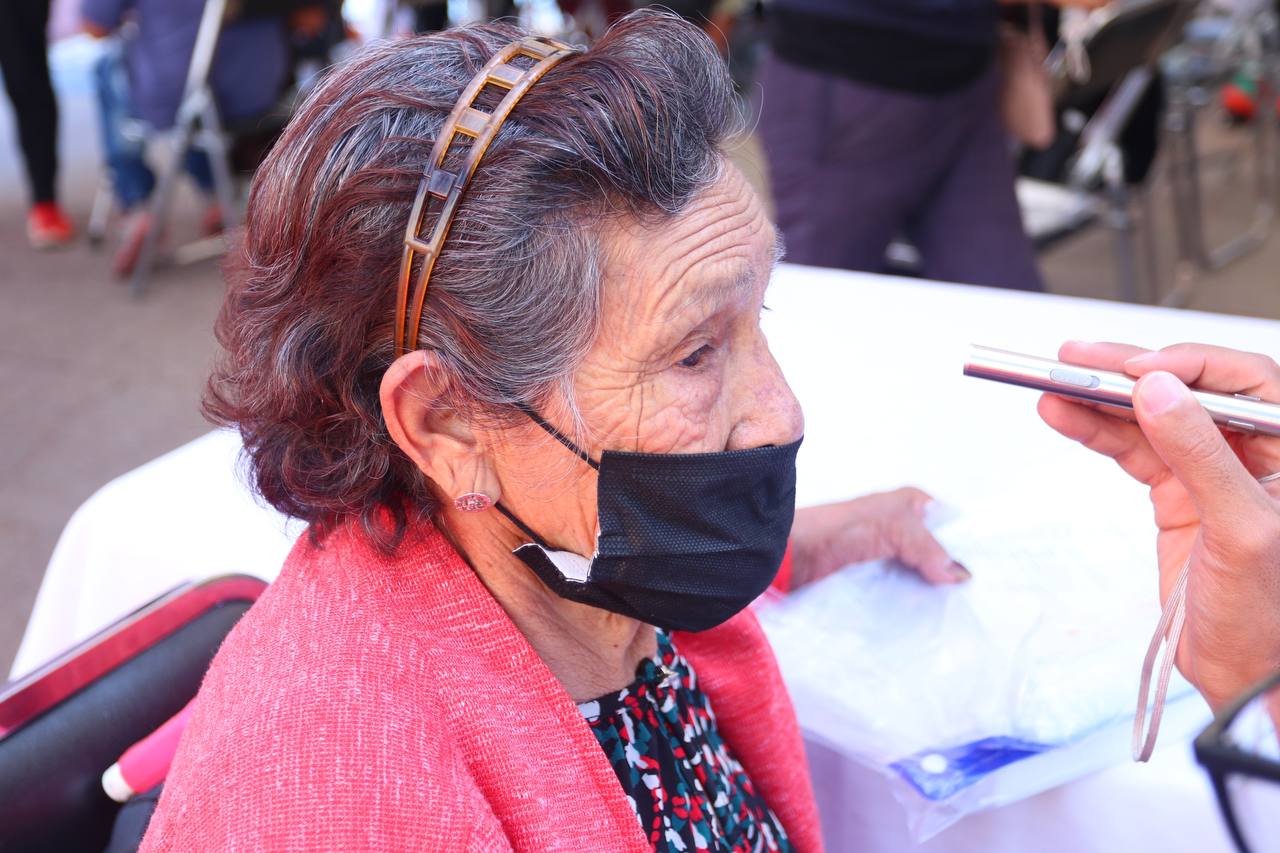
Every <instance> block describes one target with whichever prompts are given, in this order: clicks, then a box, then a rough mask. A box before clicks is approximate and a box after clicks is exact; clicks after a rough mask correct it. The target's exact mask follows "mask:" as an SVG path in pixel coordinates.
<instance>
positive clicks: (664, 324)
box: [145, 13, 967, 851]
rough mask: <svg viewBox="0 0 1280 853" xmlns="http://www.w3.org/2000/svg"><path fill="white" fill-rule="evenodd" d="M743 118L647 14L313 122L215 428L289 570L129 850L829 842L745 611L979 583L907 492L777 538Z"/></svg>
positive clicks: (386, 68) (403, 83)
mask: <svg viewBox="0 0 1280 853" xmlns="http://www.w3.org/2000/svg"><path fill="white" fill-rule="evenodd" d="M522 39H523V40H522ZM732 104H733V100H732V92H731V88H730V82H729V80H728V78H727V75H726V73H725V70H724V67H723V63H722V62H721V61H720V60H719V59H718V58H717V56H716V54H715V51H714V49H713V47H712V45H711V42H710V41H709V40H708V39H707V38H706V37H705V36H704V35H702V34H701V33H699V32H698V31H697V30H696V29H695V28H694V27H692V26H691V25H688V24H685V23H682V22H681V21H679V20H678V19H676V18H674V17H670V16H665V15H659V14H645V13H640V14H637V15H635V16H633V17H630V18H628V19H627V20H625V21H623V22H622V23H621V24H619V25H618V26H616V27H615V28H614V29H613V30H612V31H611V32H610V33H609V34H608V35H607V36H606V37H605V38H603V39H602V40H601V41H600V42H599V43H598V44H597V45H596V46H595V47H593V48H592V49H591V50H589V51H586V52H580V51H576V50H573V49H570V48H566V47H565V46H564V45H560V44H558V43H554V42H547V41H542V40H531V39H528V38H525V37H523V34H522V33H520V32H519V31H517V30H515V29H513V28H510V27H505V26H486V27H477V28H471V29H465V30H460V31H453V32H447V33H443V34H438V35H433V36H430V37H424V38H419V39H415V40H410V41H404V42H397V43H394V44H385V45H382V46H380V47H377V48H374V49H372V50H369V51H367V52H365V53H364V54H362V55H361V56H360V57H358V58H357V59H356V60H355V61H354V62H353V63H352V64H350V65H348V66H346V67H345V68H342V69H339V70H337V71H336V72H334V73H333V74H332V75H331V76H330V77H329V78H328V79H327V81H326V82H325V83H324V84H323V85H322V86H321V87H320V88H319V89H318V90H317V91H316V92H315V94H314V95H313V96H312V97H311V98H310V99H309V100H308V101H307V103H306V104H304V105H303V107H302V108H301V110H300V112H299V114H298V115H297V117H296V118H295V119H294V121H293V123H292V125H291V127H290V128H289V129H288V131H287V132H286V133H285V135H284V137H283V138H282V140H281V141H280V143H279V144H278V145H277V146H276V148H275V150H274V152H273V153H272V155H271V156H270V158H269V159H268V161H267V162H266V164H265V165H264V166H263V168H262V170H261V172H260V173H259V175H258V177H257V180H256V182H255V185H254V189H253V193H252V198H251V201H250V209H249V216H248V228H247V233H246V239H245V251H244V257H243V263H242V264H241V265H240V266H239V268H237V269H236V270H233V273H232V279H233V281H232V285H231V289H230V292H229V295H228V298H227V302H226V305H225V308H224V311H223V315H222V317H221V320H220V323H219V332H220V338H221V340H222V342H223V344H224V346H225V348H226V356H225V359H224V360H223V362H222V363H221V365H220V366H219V368H218V369H217V371H216V372H215V374H214V377H213V379H212V381H211V386H210V397H209V402H208V410H209V412H210V414H211V415H212V417H213V418H214V419H215V420H218V421H220V422H223V423H228V424H235V425H236V426H238V428H239V429H240V431H241V434H242V435H243V438H244V443H245V446H246V448H247V451H248V455H249V459H250V461H251V463H252V471H253V475H254V479H255V484H256V487H257V490H258V491H259V492H260V493H261V495H262V496H263V497H264V498H265V499H266V500H267V501H269V502H270V503H271V504H273V505H274V506H276V507H277V508H279V509H281V510H282V511H284V512H286V513H288V514H290V515H293V516H296V517H299V518H302V519H305V520H307V521H308V522H310V535H309V536H307V537H304V538H303V539H302V540H301V541H300V542H299V543H298V545H297V546H296V548H295V549H294V551H293V553H292V555H291V556H290V558H289V560H288V562H287V563H286V565H285V566H284V568H283V570H282V573H281V575H280V577H279V579H278V580H277V581H276V583H275V584H273V585H272V587H271V588H270V589H269V590H268V591H267V592H266V593H265V594H264V596H263V597H262V599H261V600H260V601H259V602H258V604H257V605H256V606H255V607H254V609H253V610H252V611H251V612H250V613H249V614H248V615H247V616H246V617H245V619H244V620H243V621H242V622H241V623H240V625H239V626H238V627H237V628H236V630H235V631H234V632H233V633H232V635H231V636H230V637H229V638H228V640H227V642H226V643H225V645H224V647H223V648H222V650H221V651H220V652H219V654H218V656H217V658H216V659H215V661H214V662H213V664H212V667H211V669H210V671H209V674H208V676H207V678H206V681H205V683H204V686H203V688H202V690H201V693H200V696H199V698H198V700H197V702H196V707H195V711H194V714H193V717H192V720H191V724H190V728H189V730H188V731H187V734H186V736H185V737H184V740H183V742H182V746H181V748H180V750H179V753H178V755H177V758H176V761H175V764H174V767H173V770H172V773H171V775H170V778H169V782H168V784H167V786H166V789H165V792H164V796H163V798H162V800H161V802H160V805H159V808H158V810H157V813H156V815H155V817H154V820H153V822H152V825H151V827H150V829H149V832H148V835H147V839H146V843H145V849H146V850H151V851H157V850H183V851H187V850H227V849H237V850H344V851H348V850H361V849H373V850H403V849H415V850H419V849H431V850H510V849H520V850H539V851H543V850H557V849H573V850H584V849H586V850H592V851H604V850H629V851H638V850H652V849H658V850H685V849H715V850H792V849H795V850H814V849H818V848H819V847H820V838H819V832H818V824H817V817H816V814H815V809H814V803H813V798H812V793H811V790H810V785H809V781H808V776H807V772H806V764H805V757H804V752H803V747H802V744H801V740H800V736H799V733H798V730H797V725H796V720H795V717H794V714H793V711H792V708H791V705H790V702H789V700H788V698H787V694H786V691H785V689H784V687H783V684H782V681H781V679H780V677H779V674H778V670H777V667H776V664H775V662H774V659H773V657H772V654H771V652H770V650H769V648H768V645H767V644H766V641H765V639H764V637H763V635H762V633H761V631H760V628H759V626H758V624H757V623H756V621H755V619H754V617H753V616H752V615H751V613H750V611H749V610H748V609H746V608H747V605H748V604H750V602H752V601H753V600H754V599H755V598H756V597H757V596H759V595H760V594H761V593H762V592H763V591H764V590H765V589H766V588H767V587H769V586H770V584H771V582H774V581H775V575H777V574H778V573H779V568H780V566H781V567H782V568H781V570H782V574H783V575H784V577H783V578H781V579H780V581H779V582H778V583H777V584H775V585H780V586H784V587H785V586H786V584H787V583H788V580H787V578H786V577H785V576H786V575H789V578H790V579H789V583H790V584H791V585H792V586H794V585H797V584H800V583H804V582H807V581H809V580H812V579H814V578H816V577H819V576H821V575H823V574H825V573H827V572H829V571H832V570H834V569H835V568H837V567H839V566H841V565H844V564H847V563H849V562H855V561H858V560H862V559H869V558H873V557H879V556H895V557H898V558H899V559H901V560H903V561H904V562H906V563H908V564H910V565H912V566H914V567H915V568H916V569H918V570H919V571H920V572H921V573H922V574H923V575H924V576H925V577H926V578H927V579H929V580H931V581H934V582H952V581H957V580H963V579H964V577H966V576H967V573H965V572H964V570H963V568H961V567H959V566H957V565H956V564H954V563H952V562H951V561H950V559H949V558H948V557H947V555H946V554H945V552H944V551H943V550H942V549H941V547H940V546H939V545H938V544H937V543H936V542H935V541H934V540H932V539H931V538H930V537H929V535H928V533H927V532H926V531H925V529H924V527H923V525H922V523H921V520H920V515H921V509H922V506H923V504H924V502H925V501H926V500H927V498H926V496H924V495H923V494H922V493H920V492H918V491H915V490H903V491H899V492H894V493H891V494H886V495H876V496H870V497H867V498H862V499H857V500H854V501H849V502H846V503H843V504H836V505H831V506H827V507H821V508H816V509H813V510H809V511H806V512H802V513H800V514H798V515H797V516H796V518H795V524H794V526H793V524H792V521H793V504H794V482H795V465H794V461H795V454H796V450H797V447H798V446H799V443H800V439H801V433H802V429H803V422H802V419H801V414H800V409H799V406H798V405H797V403H796V400H795V398H794V397H793V396H792V394H791V392H790V390H789V389H788V387H787V384H786V381H785V380H784V379H783V377H782V375H781V373H780V372H779V370H778V366H777V364H776V363H775V362H774V360H773V357H772V356H771V355H770V352H769V347H768V344H767V343H766V341H765V338H764V336H763V334H762V333H761V330H760V326H759V317H760V312H761V311H762V309H763V307H764V306H763V299H764V293H765V288H766V286H767V284H768V280H769V275H770V269H771V266H772V264H773V263H774V261H775V260H776V259H777V257H778V254H779V248H778V240H777V237H776V234H775V231H774V229H773V227H772V226H771V225H770V223H769V222H768V220H767V219H766V218H765V215H764V212H763V210H762V208H761V205H760V203H759V200H758V199H757V197H756V195H755V194H754V193H753V192H752V190H751V188H750V187H749V186H748V185H747V184H746V183H745V182H744V180H743V178H742V176H741V175H740V174H739V173H738V172H737V171H736V170H735V169H734V168H733V167H732V166H731V165H730V164H729V163H728V162H727V161H726V159H725V156H724V153H723V146H724V145H725V143H726V142H727V141H728V140H729V139H730V137H731V134H732V132H733V131H734V130H735V127H734V123H733V121H732V118H733V109H732ZM789 535H790V539H791V546H790V547H788V537H789Z"/></svg>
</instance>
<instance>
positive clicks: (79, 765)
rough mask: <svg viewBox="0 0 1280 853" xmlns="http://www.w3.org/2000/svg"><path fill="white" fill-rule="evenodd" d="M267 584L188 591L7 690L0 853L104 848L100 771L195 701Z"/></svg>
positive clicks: (0, 702) (0, 737)
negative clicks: (215, 657) (211, 668)
mask: <svg viewBox="0 0 1280 853" xmlns="http://www.w3.org/2000/svg"><path fill="white" fill-rule="evenodd" d="M265 587H266V584H265V583H264V582H263V581H261V580H259V579H258V578H254V577H249V576H247V575H226V576H223V577H219V578H214V579H212V580H208V581H205V582H203V583H192V584H185V585H183V586H181V587H179V588H177V589H175V590H174V591H172V592H170V593H167V594H166V595H164V596H161V597H160V598H158V599H156V600H155V601H153V602H151V603H150V604H147V605H145V606H143V607H142V608H140V609H139V610H137V611H135V612H134V613H132V614H130V615H129V616H126V617H125V618H123V619H121V620H120V621H118V622H116V623H115V624H113V625H111V626H110V627H108V628H106V629H105V630H103V631H101V632H100V633H98V634H97V635H95V636H93V637H91V638H89V639H88V640H86V641H84V642H83V643H81V644H79V645H78V646H76V647H75V648H73V649H71V650H70V651H68V652H66V653H64V654H62V655H60V656H59V657H58V658H56V659H55V660H53V661H51V662H50V663H48V664H46V665H45V666H43V667H41V668H40V669H38V670H36V671H35V672H33V673H31V674H30V675H28V676H25V677H23V678H21V679H19V680H17V681H15V682H10V683H9V684H7V685H5V687H4V688H3V690H0V851H6V853H7V851H22V852H23V853H41V852H42V851H49V853H54V851H56V852H57V853H77V851H94V853H101V851H102V850H103V848H104V847H106V845H107V841H108V839H109V838H110V836H111V827H112V824H113V822H114V820H115V817H116V813H117V812H118V810H119V808H120V806H119V804H118V803H116V802H114V801H113V800H111V799H110V798H108V797H107V795H106V793H104V791H103V789H102V782H101V778H102V773H103V771H104V770H106V769H107V767H109V766H110V765H111V764H112V763H113V762H114V761H115V760H116V759H118V758H119V757H120V755H121V753H123V752H124V751H125V750H126V749H128V748H129V747H130V746H132V745H133V744H134V743H136V742H137V741H139V740H141V739H142V738H144V737H146V736H147V735H149V734H150V733H151V732H152V731H154V730H155V729H156V728H158V727H159V726H160V725H161V724H162V723H164V722H165V721H166V720H167V719H169V718H170V717H171V716H173V715H174V714H176V713H177V712H178V711H179V710H181V709H182V707H183V706H184V705H186V704H187V703H188V702H189V701H191V698H192V697H193V696H195V694H196V691H197V690H198V689H199V687H200V681H201V679H202V678H203V677H204V673H205V670H206V669H207V668H208V666H209V661H210V660H212V658H213V655H214V653H215V652H216V651H217V650H218V646H219V645H221V643H222V640H223V638H225V637H226V635H227V633H228V632H229V631H230V630H231V628H232V626H234V625H235V623H236V622H237V621H238V620H239V619H240V617H241V616H242V615H243V614H244V613H245V611H246V610H248V609H249V607H250V606H251V605H252V604H253V602H254V600H255V599H256V598H257V597H258V595H259V594H260V593H261V592H262V590H263V589H264V588H265Z"/></svg>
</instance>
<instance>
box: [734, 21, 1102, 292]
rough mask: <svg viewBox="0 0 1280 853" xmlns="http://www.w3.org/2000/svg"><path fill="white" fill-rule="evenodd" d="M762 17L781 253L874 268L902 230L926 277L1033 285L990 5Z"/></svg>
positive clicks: (768, 149)
mask: <svg viewBox="0 0 1280 853" xmlns="http://www.w3.org/2000/svg"><path fill="white" fill-rule="evenodd" d="M1079 5H1101V3H1099V2H1097V1H1096V0H1083V2H1082V3H1080V4H1079ZM771 15H772V18H773V22H772V25H771V27H772V35H771V40H770V42H771V50H770V53H769V55H768V56H767V57H766V59H765V62H764V64H763V67H762V68H761V72H760V84H761V93H760V108H759V111H760V125H759V130H760V139H761V142H762V143H763V145H764V149H765V153H766V155H767V159H768V163H769V173H770V183H771V187H772V189H773V195H774V199H775V202H776V206H777V219H778V226H779V227H780V228H781V229H782V232H783V234H784V235H785V237H786V241H787V253H788V254H787V256H788V259H789V260H792V261H795V262H797V263H802V264H813V265H815V266H826V267H840V268H843V269H854V270H867V271H870V272H881V271H883V270H884V268H885V250H886V248H887V247H888V245H889V243H890V241H892V240H893V239H895V238H896V237H898V236H900V235H901V236H905V237H906V238H907V239H909V240H910V241H911V243H912V244H913V245H914V246H915V248H916V249H917V250H918V251H919V253H920V259H921V268H920V272H921V274H922V275H923V276H924V277H925V278H931V279H940V280H942V281H958V282H965V283H970V284H985V285H993V286H996V287H1009V288H1018V289H1022V290H1042V289H1043V284H1042V283H1041V280H1040V274H1039V272H1038V270H1037V269H1036V262H1035V255H1034V251H1033V248H1032V245H1031V242H1030V240H1029V239H1028V238H1027V236H1026V234H1025V232H1024V231H1023V228H1022V219H1021V214H1020V212H1019V209H1018V203H1017V199H1016V198H1015V196H1014V191H1013V187H1014V164H1013V160H1012V158H1011V154H1010V143H1009V133H1008V131H1007V130H1006V128H1005V126H1004V124H1003V120H1002V118H1001V113H1000V106H999V97H1000V86H1001V69H1000V68H999V66H998V63H997V61H996V54H997V41H998V24H999V20H1000V4H999V3H998V2H997V0H941V2H939V0H776V2H775V3H774V4H773V9H772V12H771Z"/></svg>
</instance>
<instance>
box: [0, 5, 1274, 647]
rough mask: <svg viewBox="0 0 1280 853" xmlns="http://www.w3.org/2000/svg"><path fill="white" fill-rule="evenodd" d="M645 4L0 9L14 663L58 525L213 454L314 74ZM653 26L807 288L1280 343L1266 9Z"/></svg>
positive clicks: (0, 212)
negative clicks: (257, 177)
mask: <svg viewBox="0 0 1280 853" xmlns="http://www.w3.org/2000/svg"><path fill="white" fill-rule="evenodd" d="M636 5H646V4H642V3H639V2H638V0H449V2H442V0H401V2H396V0H349V2H345V3H344V2H342V0H323V2H314V0H53V2H50V0H6V2H5V3H4V4H2V5H0V72H2V73H3V77H4V83H5V90H6V92H7V95H8V100H9V103H10V104H11V106H12V109H11V110H0V138H2V139H3V140H4V141H3V142H2V143H0V145H3V146H4V147H3V148H0V150H3V151H4V152H5V154H4V156H2V157H0V182H3V186H4V187H5V188H6V189H7V190H8V191H7V192H5V193H3V195H0V199H3V204H2V205H0V251H3V257H4V262H3V266H2V267H0V269H3V273H0V353H3V357H0V395H3V396H0V402H3V404H4V408H5V410H6V411H7V412H8V413H9V414H8V415H7V417H6V426H5V430H4V435H5V441H3V442H0V482H3V483H4V484H5V487H4V489H2V490H0V538H2V539H3V540H4V541H5V542H6V545H7V547H9V548H11V549H12V550H11V553H9V554H8V555H7V556H8V557H9V566H10V567H11V569H12V570H11V571H9V572H7V573H5V574H4V575H3V577H2V578H0V583H2V584H3V585H4V586H3V587H0V602H4V603H5V604H4V606H5V607H8V608H10V610H9V611H8V612H7V613H6V614H5V615H6V616H7V617H8V618H5V619H0V626H3V627H2V628H0V650H2V651H3V652H4V654H5V656H6V658H7V657H8V656H9V655H11V653H12V650H13V648H14V646H15V645H16V642H17V637H18V633H19V632H20V630H21V626H22V625H23V623H24V621H25V614H26V613H27V611H28V609H29V607H30V603H31V600H32V598H33V596H34V593H35V589H36V586H37V584H38V582H39V577H40V573H41V569H42V568H43V566H44V564H45V562H46V561H47V559H48V556H49V551H50V549H51V548H52V546H53V543H54V540H55V539H56V536H57V533H58V531H59V530H60V529H61V528H62V526H63V524H64V523H65V521H66V518H67V516H68V515H69V514H70V512H71V511H72V510H73V509H74V508H75V507H76V506H77V505H79V504H80V503H81V502H82V501H83V500H84V499H85V498H86V497H87V496H88V495H89V493H90V492H91V491H92V490H93V489H94V488H96V487H97V486H98V485H100V484H101V483H103V482H105V481H106V480H108V479H110V478H111V477H112V476H114V475H117V474H119V473H122V472H123V471H125V470H128V469H130V468H133V467H135V466H137V465H138V464H141V463H143V462H145V461H146V460H148V459H150V458H152V457H154V456H156V455H157V454H158V453H161V452H163V451H166V450H168V449H170V448H172V447H174V446H176V445H177V444H179V443H181V442H182V441H185V440H187V439H190V438H192V437H194V436H195V435H198V434H199V433H200V432H202V431H203V430H204V429H205V426H204V425H203V424H202V422H201V420H200V417H199V414H198V405H197V400H198V396H199V393H200V388H201V385H202V381H203V378H204V374H205V372H206V370H207V365H208V362H209V359H210V357H211V355H212V353H213V351H214V342H213V339H212V334H211V327H212V321H213V317H214V315H215V313H216V310H217V305H218V303H219V301H220V298H221V287H220V284H219V279H220V276H219V271H218V265H217V259H218V258H219V257H221V255H222V254H223V252H224V251H225V239H226V238H225V235H227V234H233V233H234V228H235V226H236V225H237V223H238V221H239V219H240V216H241V211H242V209H243V203H244V196H245V193H246V190H247V186H248V182H249V180H250V179H251V176H252V173H253V170H254V168H255V166H256V165H257V164H258V163H259V162H260V161H261V159H262V157H263V156H264V154H265V152H266V151H267V150H269V148H270V146H271V144H272V142H273V140H274V139H275V138H276V136H277V135H278V134H279V133H280V131H281V129H282V127H283V126H284V124H285V123H286V122H287V121H288V119H289V116H290V112H291V107H292V105H293V104H295V103H296V102H297V101H298V99H299V97H300V95H301V94H303V93H305V92H306V91H308V89H309V88H310V87H312V86H314V85H315V83H316V81H317V80H318V79H320V78H321V77H322V75H323V74H324V73H325V69H326V68H328V67H330V66H331V65H332V64H333V63H335V62H341V61H342V58H343V57H344V56H345V55H348V54H350V53H351V52H353V51H356V50H359V49H360V46H361V44H363V43H365V42H367V41H368V40H370V39H379V38H401V37H407V36H409V35H411V34H412V33H414V32H425V31H430V30H434V29H440V28H442V27H446V26H450V25H456V24H462V23H467V22H470V21H476V20H481V19H489V18H496V17H515V18H518V19H519V20H520V21H521V22H522V23H523V24H524V25H525V26H527V27H530V28H532V29H534V30H537V31H539V32H543V33H546V34H553V35H557V36H559V37H561V38H565V39H567V40H571V41H586V40H589V39H591V38H592V37H593V36H594V35H596V34H598V33H600V32H602V31H603V30H604V29H605V28H606V27H607V26H608V25H609V23H610V21H612V20H614V19H616V18H617V17H619V16H621V15H623V14H625V13H626V12H627V11H629V10H630V9H632V8H634V7H635V6H636ZM663 5H666V6H668V7H669V8H672V9H674V10H675V11H677V12H679V13H680V14H681V15H684V16H685V17H687V18H689V19H690V20H693V21H695V22H697V23H699V24H700V25H701V26H703V27H704V28H705V29H706V31H707V32H708V33H709V34H710V35H711V37H712V38H713V39H714V40H715V42H716V44H717V45H718V46H719V47H720V49H721V51H722V53H723V55H724V56H725V58H726V61H727V62H728V63H729V65H730V68H731V70H732V72H733V75H734V78H735V80H736V81H737V83H738V85H739V94H740V97H741V101H742V106H743V113H744V116H745V117H746V122H745V127H746V128H747V131H748V132H747V133H745V134H744V136H743V138H742V139H741V140H740V141H739V142H738V143H737V145H736V147H735V150H734V151H733V156H734V158H735V159H736V160H737V162H738V163H739V165H740V166H741V167H742V168H743V170H744V171H745V172H746V174H747V175H748V176H749V177H750V178H751V179H752V180H753V181H754V182H755V183H756V184H757V185H758V186H759V187H760V188H761V190H762V191H763V193H764V195H765V197H766V198H767V199H768V202H769V204H770V205H771V206H772V212H773V213H774V215H775V217H776V219H777V222H778V224H779V226H780V228H781V230H782V232H783V234H784V236H785V240H786V245H787V251H788V260H790V261H793V262H796V263H802V264H812V265H818V266H829V267H841V268H847V269H857V270H867V271H872V272H889V273H896V274H901V275H909V276H921V277H925V278H930V279H938V280H942V281H949V282H959V283H966V284H974V285H985V286H995V287H1005V288H1016V289H1022V290H1047V291H1050V292H1055V293H1063V294H1070V295H1076V296H1093V297H1100V298H1108V299H1124V300H1129V301H1134V302H1146V303H1163V304H1167V305H1170V306H1174V307H1180V308H1188V307H1189V308H1196V309H1202V310H1212V311H1223V312H1229V313H1240V314H1253V315H1258V316H1268V317H1280V286H1277V281H1276V276H1275V270H1276V268H1277V262H1278V261H1280V249H1278V248H1277V246H1280V241H1277V240H1276V239H1275V238H1274V237H1273V236H1272V234H1271V232H1272V230H1273V228H1272V219H1273V216H1274V204H1275V200H1276V197H1277V183H1276V181H1277V175H1276V167H1277V162H1278V161H1277V156H1278V151H1277V147H1276V145H1277V143H1276V138H1275V137H1276V133H1275V128H1276V124H1277V121H1278V114H1280V101H1278V100H1277V92H1276V86H1275V82H1276V76H1277V75H1276V70H1277V68H1276V57H1277V23H1276V18H1277V14H1276V13H1277V10H1276V4H1275V3H1274V2H1272V0H1266V2H1262V0H1201V1H1200V2H1197V0H1116V1H1115V2H1112V3H1103V2H1101V0H1076V2H1062V3H1057V2H1055V3H1045V4H1041V3H1036V2H1021V3H1008V2H996V0H669V2H667V3H665V4H663ZM55 250H56V251H55ZM117 283H118V284H119V285H121V286H116V285H117ZM1226 343H1230V342H1226ZM140 412H142V413H146V414H145V416H139V413H140Z"/></svg>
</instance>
